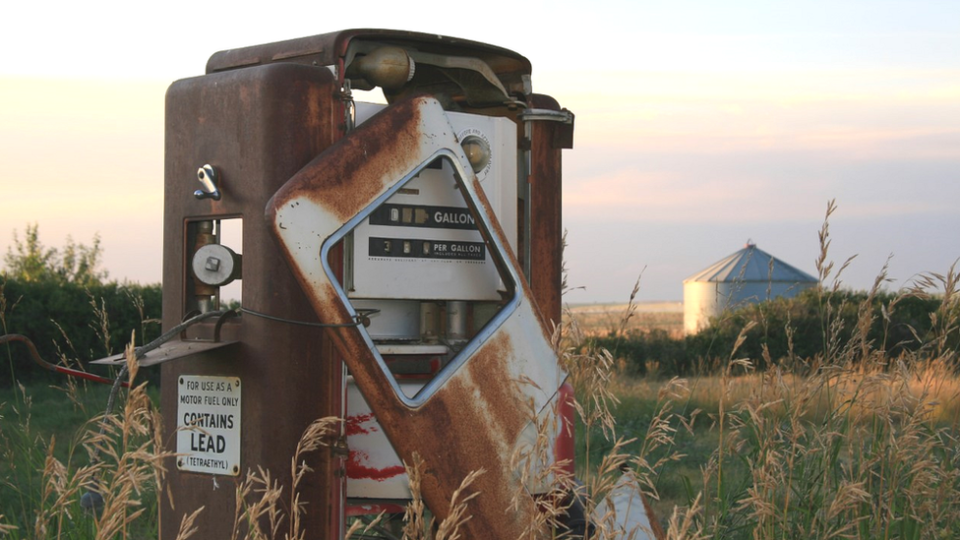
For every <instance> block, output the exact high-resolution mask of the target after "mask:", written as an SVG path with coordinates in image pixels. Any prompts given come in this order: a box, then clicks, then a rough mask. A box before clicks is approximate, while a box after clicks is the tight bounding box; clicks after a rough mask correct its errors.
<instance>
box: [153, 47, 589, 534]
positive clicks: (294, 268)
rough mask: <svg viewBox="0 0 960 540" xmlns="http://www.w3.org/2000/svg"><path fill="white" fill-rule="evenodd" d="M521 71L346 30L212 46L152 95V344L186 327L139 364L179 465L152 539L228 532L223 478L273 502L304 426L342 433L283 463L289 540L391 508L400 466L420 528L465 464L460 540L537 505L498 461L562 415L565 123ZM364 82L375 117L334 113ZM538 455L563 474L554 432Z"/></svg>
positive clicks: (514, 522)
mask: <svg viewBox="0 0 960 540" xmlns="http://www.w3.org/2000/svg"><path fill="white" fill-rule="evenodd" d="M530 73H531V70H530V64H529V62H528V61H527V59H525V58H524V57H522V56H520V55H518V54H516V53H514V52H511V51H508V50H505V49H501V48H498V47H493V46H490V45H485V44H481V43H474V42H469V41H464V40H458V39H454V38H448V37H442V36H435V35H425V34H416V33H410V32H397V31H386V30H350V31H343V32H337V33H332V34H325V35H320V36H314V37H309V38H302V39H296V40H291V41H285V42H279V43H272V44H266V45H260V46H254V47H247V48H242V49H235V50H229V51H223V52H220V53H217V54H215V55H213V56H212V57H211V58H210V60H209V62H208V64H207V70H206V74H205V75H203V76H200V77H196V78H192V79H185V80H181V81H178V82H176V83H174V84H173V85H172V86H171V87H170V89H169V91H168V93H167V104H166V106H167V117H166V161H165V208H164V295H165V296H164V301H163V310H164V315H163V317H164V327H165V328H167V329H169V328H173V327H175V326H177V325H178V324H179V323H180V322H181V321H183V320H185V319H191V318H196V316H197V315H198V314H204V313H206V314H209V316H208V317H206V318H203V320H202V321H200V322H197V323H196V324H192V325H190V326H189V327H188V328H185V329H184V330H183V331H182V332H181V334H180V336H179V337H178V339H175V340H173V341H171V342H169V343H167V344H165V345H164V346H163V347H161V349H160V350H159V351H156V352H155V353H152V358H153V359H152V361H153V362H160V363H162V397H161V400H162V403H161V407H162V410H163V412H164V418H165V431H166V433H167V434H169V440H170V441H171V443H170V450H172V451H175V452H176V453H177V456H176V458H173V459H171V460H170V462H169V463H167V475H166V480H165V486H164V493H166V492H169V498H168V497H167V496H164V497H163V501H164V502H163V505H164V507H163V509H162V512H161V537H162V538H164V539H167V538H169V539H172V538H174V537H175V536H176V533H177V529H178V526H179V523H180V520H181V518H182V516H183V515H185V514H189V513H190V512H192V511H193V510H195V509H196V508H199V507H200V506H204V507H205V511H204V514H203V516H202V517H201V519H200V520H199V521H198V524H199V526H200V531H199V533H198V534H199V537H203V538H224V537H228V536H229V535H230V532H231V527H232V524H233V518H234V513H235V509H236V507H237V501H236V493H235V486H236V484H237V482H239V481H240V479H241V478H242V476H243V475H244V474H245V473H246V472H247V471H249V470H257V469H258V468H262V469H264V470H270V471H272V472H273V473H274V474H273V476H274V477H275V478H278V479H279V480H280V481H281V482H285V484H284V485H285V487H286V489H287V490H289V489H290V480H289V478H287V476H289V475H288V474H286V472H287V471H289V470H290V460H291V458H292V456H293V454H294V451H295V448H296V445H297V442H298V441H299V439H300V436H301V435H302V433H303V431H304V430H305V429H306V427H307V426H308V425H309V424H310V423H311V422H312V421H314V420H316V419H318V418H322V417H336V418H338V419H342V420H343V421H342V422H339V423H338V424H337V426H338V427H337V430H336V433H334V434H332V435H331V436H330V437H329V440H327V441H326V444H325V445H324V446H323V447H322V448H321V449H320V450H319V451H317V452H314V453H311V454H310V455H308V456H306V458H307V461H308V465H309V466H310V468H311V469H312V470H313V472H312V473H311V474H310V475H309V476H308V477H307V478H306V479H305V480H304V482H302V483H301V484H300V485H299V487H298V490H299V494H300V500H301V501H302V502H305V503H306V508H307V511H306V512H305V514H304V515H303V517H302V520H303V528H304V529H305V530H307V531H309V533H308V535H309V536H310V537H316V538H342V537H343V534H344V530H345V523H346V519H347V518H348V517H349V516H351V515H359V514H365V513H379V512H381V511H383V512H388V513H393V512H399V513H402V508H403V505H404V504H406V500H407V499H408V498H409V496H410V495H409V489H408V486H407V479H406V475H405V473H404V468H403V462H408V463H409V462H410V458H411V456H412V454H413V453H417V454H418V455H419V456H420V457H421V458H422V459H423V461H424V462H425V464H426V471H425V473H424V481H423V486H422V488H423V493H424V499H425V501H426V503H427V505H428V506H429V507H430V509H431V511H433V512H434V514H436V515H437V516H439V517H443V516H444V515H445V513H446V512H448V511H449V508H448V501H449V496H450V494H451V493H452V491H453V490H454V489H456V487H457V486H458V485H459V482H460V481H461V480H462V479H463V477H464V476H465V475H466V474H468V473H470V472H471V471H473V470H477V469H479V468H483V469H484V470H486V471H487V472H486V474H485V475H483V476H482V477H481V480H480V481H479V484H478V486H477V489H478V491H479V492H480V495H479V496H478V497H477V499H476V500H475V501H474V503H473V504H472V507H471V509H472V512H473V515H474V518H473V519H472V520H471V521H469V522H468V523H467V525H466V527H467V529H466V533H467V537H469V538H498V537H504V538H506V537H513V536H516V533H518V532H519V531H520V530H522V527H523V523H522V521H523V518H524V515H525V514H529V513H531V512H535V511H536V508H535V506H536V505H535V503H534V500H535V498H536V497H537V496H540V495H541V494H542V493H539V492H538V490H539V489H540V488H539V487H538V486H536V485H525V484H524V482H523V481H521V480H520V479H519V478H518V475H517V474H516V472H515V471H514V470H512V469H511V467H513V466H515V464H511V459H513V456H514V455H515V454H516V450H517V449H518V448H521V447H522V446H523V445H524V444H526V443H527V442H528V441H529V440H532V439H535V438H536V433H535V430H536V424H537V422H536V419H537V418H538V417H542V416H543V415H546V414H556V413H557V411H559V413H560V415H561V416H565V415H569V414H570V413H569V411H568V410H565V409H564V404H565V403H566V399H567V396H568V393H569V387H568V386H566V385H565V384H564V378H565V375H564V373H563V371H562V369H561V368H560V366H559V365H558V364H557V360H556V357H555V356H554V355H553V352H552V349H551V347H550V331H551V329H552V325H554V324H557V323H559V321H560V283H561V236H562V230H561V223H560V215H561V213H560V153H561V149H563V148H569V147H571V146H572V125H573V116H572V115H571V114H570V113H569V112H568V111H566V110H563V109H561V108H560V107H559V106H558V104H557V103H556V102H555V101H554V100H552V99H551V98H549V97H546V96H542V95H538V94H534V93H533V92H532V89H531V78H530ZM374 88H380V89H381V90H382V91H383V94H384V96H385V98H386V101H387V104H385V105H372V104H365V103H359V102H355V101H354V98H353V95H352V92H353V91H354V90H357V89H364V90H367V89H374ZM231 231H233V232H234V233H235V234H232V235H231V234H230V233H231ZM228 238H235V239H238V240H234V242H236V243H235V244H232V245H231V243H230V242H229V241H227V240H226V239H228ZM232 282H239V283H240V284H241V290H242V292H241V295H240V304H241V305H240V307H239V308H237V309H227V306H226V305H225V301H226V300H227V299H225V298H222V296H223V292H222V291H223V290H224V289H223V288H224V287H225V286H227V285H228V284H230V283H232ZM197 320H199V319H197ZM558 425H561V426H562V425H563V422H560V423H559V424H558ZM531 430H533V431H534V432H532V431H531ZM550 437H551V441H550V444H549V446H550V448H549V455H550V456H551V459H552V460H553V461H562V460H565V459H572V457H573V456H572V452H573V450H572V437H571V436H570V434H569V432H568V431H567V430H565V429H562V428H554V429H553V431H551V433H550ZM518 490H520V491H522V492H523V493H525V495H524V497H521V499H522V500H521V502H520V503H519V504H518V506H517V509H515V510H510V511H507V508H508V507H509V506H510V500H509V499H510V498H512V497H513V496H514V494H515V493H516V492H517V491H518Z"/></svg>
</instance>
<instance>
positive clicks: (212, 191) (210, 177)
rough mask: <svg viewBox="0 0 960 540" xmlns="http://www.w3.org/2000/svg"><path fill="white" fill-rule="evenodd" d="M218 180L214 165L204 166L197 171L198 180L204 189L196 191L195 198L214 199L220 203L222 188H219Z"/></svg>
mask: <svg viewBox="0 0 960 540" xmlns="http://www.w3.org/2000/svg"><path fill="white" fill-rule="evenodd" d="M217 178H218V175H217V170H216V169H214V168H213V166H212V165H204V166H203V167H200V168H199V169H197V180H199V181H200V184H201V185H203V189H198V190H196V191H194V192H193V196H194V197H196V198H197V199H201V200H202V199H213V200H215V201H219V200H220V188H219V187H218V186H217Z"/></svg>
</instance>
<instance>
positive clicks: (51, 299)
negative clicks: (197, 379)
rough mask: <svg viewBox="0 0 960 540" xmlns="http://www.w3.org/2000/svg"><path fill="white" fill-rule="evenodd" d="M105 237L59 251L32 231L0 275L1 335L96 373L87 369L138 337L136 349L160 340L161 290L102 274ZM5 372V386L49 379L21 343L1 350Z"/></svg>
mask: <svg viewBox="0 0 960 540" xmlns="http://www.w3.org/2000/svg"><path fill="white" fill-rule="evenodd" d="M102 255H103V251H102V247H101V245H100V237H99V235H94V237H93V239H92V242H91V243H90V244H83V243H78V242H75V241H74V240H73V239H72V238H70V237H68V238H67V241H66V243H65V245H64V246H63V247H62V248H60V249H57V248H54V247H48V246H45V245H44V244H43V242H42V241H41V240H40V233H39V226H38V225H37V224H29V225H27V226H26V229H25V231H24V234H23V236H22V237H21V236H20V235H19V234H17V231H14V233H13V244H12V245H11V246H10V247H9V248H8V249H7V253H6V254H5V256H4V260H3V262H4V266H3V270H2V272H0V334H20V335H23V336H26V337H27V338H29V339H30V340H32V341H33V343H34V344H35V345H36V347H37V350H38V352H39V353H40V356H41V357H42V358H44V359H45V360H46V361H48V362H50V363H61V364H64V365H68V366H70V367H74V368H76V367H77V366H78V365H82V366H84V369H88V370H90V371H97V372H99V373H103V372H104V368H102V367H100V366H89V367H87V366H86V365H85V364H86V362H88V361H90V360H95V359H98V358H102V357H105V356H109V355H111V354H116V353H119V352H122V351H123V348H124V346H125V345H126V344H127V343H128V342H129V341H130V336H131V333H132V332H134V331H135V332H136V340H137V343H138V344H142V343H145V342H146V341H149V340H150V339H153V338H156V337H157V336H158V335H159V334H160V313H161V297H162V294H161V289H160V284H148V285H140V284H136V283H118V282H117V281H116V280H109V279H108V273H107V271H106V270H104V269H102V268H101V263H102ZM0 357H5V359H6V363H7V364H8V366H7V369H0V386H9V385H11V384H15V383H17V382H26V381H34V380H37V379H41V378H46V377H62V375H48V374H47V372H46V371H44V370H43V369H41V368H40V367H39V366H37V365H36V364H35V363H34V362H33V361H32V359H31V358H30V356H29V355H28V354H27V349H26V347H24V346H23V345H22V344H19V343H7V344H4V345H2V346H0Z"/></svg>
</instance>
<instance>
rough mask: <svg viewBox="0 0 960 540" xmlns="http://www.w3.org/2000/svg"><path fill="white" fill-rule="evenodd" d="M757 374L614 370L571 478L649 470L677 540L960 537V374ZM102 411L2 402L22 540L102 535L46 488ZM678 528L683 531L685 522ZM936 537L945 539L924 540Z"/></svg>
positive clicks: (71, 460) (10, 508)
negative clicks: (667, 376)
mask: <svg viewBox="0 0 960 540" xmlns="http://www.w3.org/2000/svg"><path fill="white" fill-rule="evenodd" d="M748 367H749V366H748V365H746V364H744V365H737V366H735V367H733V368H731V369H730V370H728V372H727V373H724V374H719V375H710V376H700V377H693V378H690V379H686V380H656V379H634V378H628V377H623V376H618V375H616V374H614V373H612V372H608V373H607V374H606V375H605V377H608V378H605V379H602V381H605V383H604V384H605V385H606V387H607V390H608V391H609V393H608V395H609V396H610V397H611V398H612V399H611V400H610V402H609V404H610V412H612V424H611V426H612V431H610V432H608V433H607V435H606V436H605V435H604V434H603V431H604V430H603V429H602V428H601V427H600V425H599V424H598V423H596V422H592V421H590V420H589V417H590V416H591V411H593V412H597V411H596V409H595V408H594V407H592V406H591V402H590V400H589V399H581V402H582V403H583V404H584V407H585V413H586V417H587V419H586V424H588V425H590V426H591V427H589V428H584V422H580V427H579V430H578V431H579V433H578V457H579V458H581V459H580V461H579V462H578V466H577V469H578V475H579V476H580V477H581V478H582V479H584V480H585V482H586V483H587V485H588V486H591V487H592V488H593V489H597V490H598V491H602V488H601V487H597V486H598V485H599V484H598V483H597V480H598V478H597V475H598V474H599V473H598V471H602V470H604V468H606V469H609V459H610V456H611V455H613V456H616V455H621V456H622V459H621V460H620V465H621V466H626V467H629V468H633V469H635V470H637V471H639V472H640V473H642V474H641V478H643V479H644V480H645V481H646V482H648V484H649V485H648V487H647V490H648V492H649V493H650V498H651V499H654V498H655V497H656V498H659V500H654V501H653V506H654V508H655V510H656V512H657V515H658V516H659V517H660V519H661V521H662V522H663V524H664V526H666V527H669V526H671V525H670V517H671V515H673V513H674V512H675V511H678V512H680V514H679V515H680V516H683V515H691V516H692V517H691V519H692V520H693V521H691V523H690V527H691V528H690V529H688V530H687V531H686V533H684V534H679V535H677V536H675V537H676V538H751V537H752V531H754V530H757V529H758V528H763V529H764V530H766V531H767V532H768V533H769V534H760V535H759V536H758V537H759V538H781V537H785V538H797V537H798V536H795V535H796V534H800V533H802V532H803V531H805V530H814V531H816V533H817V534H824V535H827V533H844V534H848V535H849V537H851V538H880V537H882V534H881V533H883V532H884V531H883V530H882V529H878V527H880V526H882V527H884V528H887V527H889V528H890V529H891V530H892V531H893V532H892V533H891V534H890V535H889V536H888V537H890V538H926V537H933V538H955V537H957V536H956V535H957V534H960V501H957V500H956V497H955V496H954V495H955V493H956V490H960V455H958V449H957V445H956V441H957V440H958V438H960V378H958V377H957V376H956V374H955V373H954V371H953V370H952V368H948V367H947V366H945V365H936V364H930V365H927V366H924V367H922V368H919V367H917V368H910V367H907V366H906V365H902V366H900V367H899V368H895V369H883V368H882V366H874V367H873V368H870V367H858V368H853V367H851V366H847V367H838V368H837V369H835V370H830V371H825V372H823V373H821V374H818V375H814V376H809V377H808V376H799V375H796V374H791V373H788V372H783V371H779V370H772V371H768V372H766V373H763V374H758V373H749V372H748V371H747V370H745V368H748ZM26 398H28V399H26ZM105 399H106V391H105V389H104V388H102V387H98V386H91V387H90V388H87V389H84V388H83V387H77V388H75V389H62V388H57V387H48V386H47V385H45V384H44V385H37V386H34V387H32V388H27V389H25V393H22V392H20V391H16V392H14V391H13V390H5V391H2V392H0V402H2V406H0V407H2V408H0V415H2V419H0V445H2V448H0V451H2V454H3V457H4V461H5V463H4V465H3V466H2V467H0V472H2V478H0V508H3V513H4V517H3V518H2V520H0V524H7V525H13V526H17V527H18V529H17V530H16V532H13V533H12V534H13V537H14V538H19V537H23V538H93V537H95V536H96V534H97V533H96V531H97V530H98V527H101V526H102V525H101V524H99V522H97V521H96V520H93V519H91V518H90V516H89V514H85V513H84V511H83V510H82V509H80V508H79V505H78V504H77V503H78V500H79V496H80V494H81V493H82V490H75V491H74V492H73V493H72V495H70V493H69V492H68V495H70V497H72V498H70V497H68V498H67V499H64V500H59V499H58V498H57V497H56V496H55V495H56V494H57V493H58V491H57V489H56V488H51V487H50V482H54V481H57V482H60V483H61V484H62V485H64V486H68V487H69V486H74V488H77V487H79V483H78V482H79V480H76V478H78V477H80V476H83V475H84V474H85V473H84V471H85V470H86V469H85V468H86V467H87V466H88V464H89V460H88V459H87V455H86V452H84V451H83V450H82V445H81V444H80V443H81V442H82V441H84V437H90V435H89V433H90V432H91V431H94V430H93V429H92V428H95V427H96V425H95V424H88V423H86V422H87V421H88V420H89V419H90V418H93V417H95V416H96V415H97V414H99V412H100V410H101V408H102V405H103V403H104V401H105ZM137 399H140V400H142V399H143V396H140V397H139V398H137ZM144 403H145V402H143V401H141V405H143V404H144ZM124 406H125V403H123V404H121V406H120V411H121V415H124V414H125V415H126V416H129V415H130V414H132V413H134V412H135V411H127V412H126V413H124V411H123V409H124ZM141 420H142V419H141ZM127 421H130V422H137V421H138V420H137V418H136V417H135V416H129V417H128V418H127ZM134 425H136V424H134ZM117 428H118V429H120V430H121V431H122V427H121V426H117ZM136 431H137V430H135V429H131V430H130V432H131V433H134V432H136ZM586 431H589V433H590V435H589V436H587V433H586ZM85 433H86V435H85ZM618 440H620V441H623V444H622V446H621V445H618V444H617V442H616V441H618ZM86 442H87V443H88V444H89V439H86ZM102 446H103V447H104V448H107V447H109V445H105V444H104V445H102ZM51 450H52V453H51ZM128 450H136V449H134V448H130V449H128ZM156 450H157V449H153V450H152V451H156ZM586 456H589V460H587V459H584V458H585V457H586ZM141 458H142V456H141ZM51 459H55V460H56V461H51ZM107 461H108V463H107V467H106V469H105V471H104V474H105V476H106V477H107V478H110V477H111V473H110V467H111V466H112V467H117V466H118V464H119V466H121V467H128V468H132V469H137V466H136V465H137V464H135V463H126V464H124V462H123V460H122V458H119V457H118V456H113V455H111V457H110V459H109V460H107ZM149 461H150V460H149V459H147V460H146V461H145V462H144V463H149ZM56 462H59V463H61V465H62V469H60V468H58V466H54V465H53V463H56ZM144 463H140V466H142V465H143V464H144ZM138 470H139V469H138ZM140 472H141V474H144V470H141V471H140ZM146 472H149V468H147V469H146ZM608 472H609V471H608ZM147 476H148V477H149V475H147ZM142 480H143V478H142ZM152 482H153V480H151V479H149V478H147V479H146V480H145V481H144V482H143V483H142V484H141V486H140V488H141V489H142V491H141V492H140V493H127V497H128V498H129V500H128V501H127V503H128V504H132V505H133V506H131V507H130V508H128V510H126V515H127V517H130V516H131V515H132V514H133V512H132V510H133V509H136V508H141V509H143V510H146V512H145V513H144V514H142V515H140V514H137V515H135V516H133V518H135V519H131V520H130V521H129V523H128V527H127V531H128V532H136V531H138V532H139V533H141V534H147V533H149V531H153V530H155V521H153V520H155V518H156V516H155V513H154V512H153V511H152V510H151V506H152V505H153V504H155V497H156V495H155V492H154V489H155V488H154V485H153V483H152ZM51 489H53V491H50V490H51ZM31 490H32V491H31ZM598 494H599V493H598ZM951 494H954V495H951ZM56 504H61V505H63V509H62V510H65V511H68V512H69V515H71V516H74V517H72V518H70V520H69V523H70V524H71V527H77V526H80V527H81V528H82V529H83V530H80V529H76V528H74V529H71V532H70V534H66V529H63V530H62V531H61V532H58V533H56V534H54V530H53V529H51V528H49V527H52V526H53V525H54V524H55V523H57V519H55V518H57V517H58V516H59V517H60V518H61V519H62V517H63V514H60V513H58V509H57V508H56V506H55V505H56ZM804 509H806V510H804ZM804 511H808V512H810V515H809V516H806V517H804V515H803V512H804ZM36 512H40V514H39V517H40V518H42V519H41V521H44V522H45V523H46V524H47V527H48V528H47V529H44V530H45V531H46V532H45V533H43V534H41V533H40V531H38V530H36V529H35V527H36V523H37V517H38V515H37V514H36ZM690 512H692V513H690ZM685 513H688V514H685ZM85 516H86V517H85ZM874 520H877V521H874ZM921 520H923V521H921ZM874 523H879V524H880V525H874ZM672 526H673V527H674V530H679V529H678V528H682V526H683V523H682V520H681V521H678V522H676V523H674V524H673V525H672ZM61 527H63V524H61ZM931 527H934V528H936V531H935V532H937V533H938V534H934V535H929V534H926V533H929V532H930V531H931ZM84 530H85V531H86V532H83V531H84ZM697 531H700V532H697ZM911 531H914V532H916V533H917V534H913V533H912V532H911ZM920 532H924V534H919V533H920ZM118 534H119V533H118ZM783 534H786V536H782V535H783ZM944 535H945V536H944ZM0 536H2V534H0ZM108 537H111V538H112V537H117V538H119V537H123V536H122V535H120V536H108ZM241 537H242V536H241ZM248 537H250V538H252V537H253V536H248ZM810 537H811V538H824V537H826V536H816V535H815V536H810Z"/></svg>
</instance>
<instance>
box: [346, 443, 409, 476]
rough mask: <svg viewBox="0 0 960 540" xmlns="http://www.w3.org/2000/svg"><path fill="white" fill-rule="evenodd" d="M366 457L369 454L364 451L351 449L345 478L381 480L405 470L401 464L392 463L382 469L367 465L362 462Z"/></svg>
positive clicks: (368, 457)
mask: <svg viewBox="0 0 960 540" xmlns="http://www.w3.org/2000/svg"><path fill="white" fill-rule="evenodd" d="M368 459H370V456H368V455H367V454H366V453H364V452H361V451H359V450H351V451H350V459H349V460H348V461H347V478H350V479H353V480H362V479H370V480H376V481H377V482H383V481H385V480H389V479H390V478H393V477H395V476H399V475H401V474H403V473H405V472H406V469H404V468H403V465H394V466H392V467H386V468H384V469H377V468H375V467H367V466H366V465H364V464H363V463H362V462H363V461H366V460H368Z"/></svg>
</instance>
